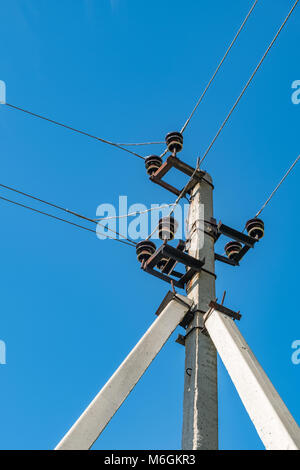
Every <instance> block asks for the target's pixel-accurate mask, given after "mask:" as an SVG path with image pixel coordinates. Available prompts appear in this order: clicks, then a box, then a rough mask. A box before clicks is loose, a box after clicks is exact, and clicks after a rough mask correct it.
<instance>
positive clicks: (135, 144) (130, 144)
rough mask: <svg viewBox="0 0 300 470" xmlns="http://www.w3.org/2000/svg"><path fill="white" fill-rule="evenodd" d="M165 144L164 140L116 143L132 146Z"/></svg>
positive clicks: (122, 145)
mask: <svg viewBox="0 0 300 470" xmlns="http://www.w3.org/2000/svg"><path fill="white" fill-rule="evenodd" d="M162 144H165V142H164V141H163V142H138V143H123V142H122V143H119V142H118V144H117V145H120V146H121V147H134V146H142V145H162Z"/></svg>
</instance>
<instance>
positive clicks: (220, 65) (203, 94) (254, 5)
mask: <svg viewBox="0 0 300 470" xmlns="http://www.w3.org/2000/svg"><path fill="white" fill-rule="evenodd" d="M257 3H258V0H255V2H254V4H253V5H252V7H251V9H250V11H249V13H248V14H247V16H246V18H245V19H244V21H243V23H242V24H241V26H240V28H239V30H238V32H237V34H236V35H235V37H234V38H233V40H232V42H231V44H230V46H229V47H228V49H227V51H226V52H225V55H224V56H223V58H222V60H221V62H220V63H219V65H218V67H217V68H216V70H215V72H214V74H213V76H212V77H211V79H210V80H209V82H208V84H207V85H206V87H205V89H204V91H203V93H202V95H201V96H200V98H199V100H198V101H197V103H196V106H195V107H194V109H193V111H192V113H191V114H190V116H189V118H188V119H187V121H186V123H185V124H184V126H183V127H182V129H181V131H180V132H181V133H183V132H184V131H185V129H186V128H187V126H188V124H189V122H190V121H191V119H192V117H193V116H194V114H195V112H196V111H197V109H198V107H199V105H200V104H201V102H202V101H203V98H204V97H205V95H206V93H207V91H208V90H209V88H210V86H211V85H212V83H213V81H214V79H215V78H216V75H217V74H218V72H219V70H220V68H221V67H222V65H223V63H224V62H225V60H226V58H227V56H228V54H229V52H230V51H231V49H232V47H233V46H234V44H235V43H236V41H237V39H238V37H239V35H240V33H241V32H242V30H243V29H244V27H245V25H246V23H247V21H248V19H249V17H250V15H251V13H252V12H253V10H254V8H255V7H256V5H257ZM167 152H168V149H166V150H165V151H164V152H163V153H162V154H161V155H160V156H161V158H162V157H164V156H165V155H166V153H167Z"/></svg>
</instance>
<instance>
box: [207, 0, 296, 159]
mask: <svg viewBox="0 0 300 470" xmlns="http://www.w3.org/2000/svg"><path fill="white" fill-rule="evenodd" d="M298 2H299V0H297V1H296V2H295V4H294V6H293V7H292V9H291V10H290V12H289V14H288V15H287V17H286V19H285V20H284V22H283V23H282V25H281V26H280V28H279V30H278V31H277V33H276V35H275V37H274V39H273V40H272V42H271V44H270V45H269V47H268V49H267V50H266V52H265V53H264V55H263V57H262V58H261V60H260V61H259V63H258V65H257V66H256V68H255V70H254V72H253V73H252V75H251V77H250V78H249V80H248V82H247V83H246V85H245V87H244V88H243V90H242V92H241V94H240V95H239V97H238V99H237V100H236V102H235V103H234V105H233V107H232V108H231V110H230V112H229V114H228V115H227V117H226V119H225V121H224V122H223V124H222V125H221V127H220V129H219V130H218V132H217V134H216V135H215V137H214V138H213V140H212V142H211V144H210V145H209V147H208V149H207V150H206V152H205V154H204V156H203V157H202V159H201V161H200V165H201V164H202V163H203V161H204V160H205V158H206V157H207V155H208V153H209V152H210V150H211V149H212V147H213V145H214V143H215V142H216V140H217V138H218V137H219V135H220V134H221V132H222V130H223V129H224V127H225V126H226V124H227V122H228V120H229V118H230V116H231V115H232V113H233V112H234V110H235V108H236V107H237V105H238V104H239V102H240V101H241V99H242V97H243V96H244V94H245V92H246V90H247V88H248V87H249V85H250V84H251V82H252V80H253V78H254V77H255V75H256V73H257V72H258V70H259V69H260V67H261V65H262V64H263V62H264V60H265V58H266V57H267V55H268V53H269V52H270V50H271V49H272V47H273V45H274V43H275V42H276V40H277V38H278V36H279V34H280V33H281V31H282V29H283V28H284V26H285V24H286V23H287V21H288V19H289V18H290V16H291V14H292V13H293V11H294V9H295V8H296V6H297V4H298Z"/></svg>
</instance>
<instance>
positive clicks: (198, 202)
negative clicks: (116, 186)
mask: <svg viewBox="0 0 300 470" xmlns="http://www.w3.org/2000/svg"><path fill="white" fill-rule="evenodd" d="M211 217H213V185H212V179H211V177H210V176H209V175H208V174H206V176H205V178H204V179H203V180H202V181H201V183H199V184H197V185H196V187H195V188H194V190H193V192H192V199H191V204H190V211H189V217H188V227H189V234H190V236H189V238H190V248H189V254H190V255H191V256H194V257H195V258H198V259H203V258H205V266H204V268H205V270H207V272H205V271H202V272H201V273H200V274H197V275H196V276H194V278H193V279H192V280H191V282H190V283H189V285H188V286H187V294H188V297H189V298H190V299H192V300H193V301H194V303H195V305H196V306H197V312H196V314H195V317H194V320H193V322H192V323H191V324H190V325H189V327H188V330H187V337H186V342H185V350H186V357H185V380H184V404H183V433H182V448H183V449H184V450H215V449H218V390H217V386H218V384H217V351H216V348H215V346H214V344H213V343H212V341H211V339H210V338H209V337H207V336H205V335H204V334H203V333H202V332H201V327H203V315H204V314H205V313H206V312H207V310H208V305H209V303H210V301H211V300H214V299H215V297H216V295H215V276H214V271H215V267H214V266H215V255H214V239H213V237H212V233H211V232H212V229H211V225H210V223H209V222H210V219H211ZM203 220H204V222H203ZM207 222H208V223H207Z"/></svg>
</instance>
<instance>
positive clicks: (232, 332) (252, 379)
mask: <svg viewBox="0 0 300 470" xmlns="http://www.w3.org/2000/svg"><path fill="white" fill-rule="evenodd" d="M205 327H206V329H207V331H208V332H209V334H210V337H211V338H212V341H213V342H214V344H215V346H216V348H217V349H218V353H219V354H220V357H221V359H222V361H223V363H224V365H225V367H226V369H227V371H228V373H229V375H230V377H231V379H232V381H233V383H234V385H235V387H236V389H237V391H238V394H239V396H240V398H241V400H242V402H243V404H244V406H245V408H246V410H247V412H248V414H249V416H250V418H251V420H252V422H253V424H254V426H255V428H256V430H257V432H258V435H259V437H260V438H261V440H262V442H263V443H264V445H265V447H266V449H267V450H300V429H299V427H298V425H297V423H296V422H295V420H294V418H293V417H292V415H291V414H290V412H289V410H288V409H287V407H286V406H285V404H284V403H283V401H282V399H281V398H280V396H279V395H278V393H277V392H276V390H275V388H274V387H273V385H272V383H271V382H270V380H269V378H268V377H267V375H266V374H265V372H264V371H263V369H262V367H261V365H260V364H259V362H258V361H257V359H256V357H255V356H254V354H253V353H252V351H251V349H250V348H249V346H248V344H247V343H246V341H245V340H244V338H243V336H242V335H241V333H240V332H239V330H238V328H237V326H236V324H235V323H234V321H233V320H232V319H231V318H229V317H228V316H226V315H223V314H222V313H221V312H218V311H217V310H214V311H213V312H212V313H208V314H207V320H206V321H205Z"/></svg>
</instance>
